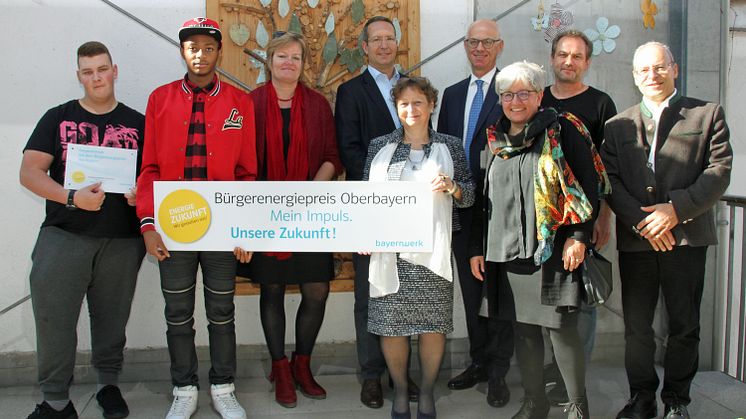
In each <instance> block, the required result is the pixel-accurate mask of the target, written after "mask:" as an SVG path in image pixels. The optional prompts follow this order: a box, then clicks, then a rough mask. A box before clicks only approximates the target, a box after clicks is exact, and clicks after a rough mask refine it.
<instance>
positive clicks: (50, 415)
mask: <svg viewBox="0 0 746 419" xmlns="http://www.w3.org/2000/svg"><path fill="white" fill-rule="evenodd" d="M26 419H78V412H76V411H75V407H74V406H73V402H67V406H65V408H64V409H62V410H54V409H52V406H50V405H49V404H48V403H47V402H42V404H37V405H36V409H35V410H34V411H33V412H32V413H31V414H30V415H28V417H27V418H26Z"/></svg>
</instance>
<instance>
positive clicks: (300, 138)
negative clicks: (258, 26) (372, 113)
mask: <svg viewBox="0 0 746 419" xmlns="http://www.w3.org/2000/svg"><path fill="white" fill-rule="evenodd" d="M306 57H307V54H306V42H305V39H304V38H303V36H302V35H298V34H295V33H290V32H288V33H284V34H278V36H276V37H275V38H274V39H272V40H271V41H270V42H269V45H268V46H267V65H266V67H267V71H268V73H269V74H270V76H271V80H270V81H269V82H268V83H267V84H265V85H263V86H261V87H258V88H257V89H255V90H254V91H252V92H251V98H252V99H253V101H254V114H255V118H256V147H257V161H258V173H259V177H258V179H257V180H268V181H279V182H281V181H325V180H332V179H333V178H334V177H335V176H336V175H338V174H339V173H341V171H342V164H341V162H340V160H339V157H338V154H337V142H336V137H335V128H334V119H333V117H332V112H331V107H330V106H329V102H327V100H326V98H324V97H323V96H322V95H321V94H319V93H317V92H315V91H313V90H311V89H310V88H308V87H306V86H305V84H303V82H302V81H301V78H302V74H303V65H304V63H305V59H306ZM246 256H248V255H246ZM247 259H248V257H245V258H244V261H246V260H247ZM238 274H239V275H241V276H246V277H248V278H251V280H252V281H254V282H258V283H259V284H260V287H261V288H260V289H261V293H260V299H259V307H260V316H261V320H262V328H263V329H264V337H265V338H266V340H267V347H268V349H269V353H270V356H271V357H272V373H271V375H270V376H269V379H270V381H273V382H274V386H275V399H276V400H277V402H278V403H279V404H280V405H282V406H284V407H295V405H296V403H297V396H296V393H295V387H296V385H297V386H298V388H299V389H300V391H301V393H302V394H303V395H304V396H306V397H310V398H313V399H324V398H326V391H325V390H324V389H323V388H322V387H321V386H320V385H319V384H318V383H317V382H316V381H315V380H314V378H313V376H312V375H311V370H310V356H311V352H312V351H313V347H314V344H315V342H316V337H317V336H318V334H319V329H320V328H321V323H322V321H323V320H324V311H325V309H326V299H327V296H328V295H329V280H331V279H332V277H333V276H334V262H333V259H332V254H331V253H289V252H256V253H254V255H253V257H251V262H250V263H248V264H245V263H242V264H239V269H238ZM287 284H298V285H300V291H301V296H302V297H301V302H300V306H299V307H298V313H297V314H296V318H295V341H296V343H295V351H294V352H293V356H292V359H291V360H290V361H288V358H287V357H286V356H285V287H286V285H287Z"/></svg>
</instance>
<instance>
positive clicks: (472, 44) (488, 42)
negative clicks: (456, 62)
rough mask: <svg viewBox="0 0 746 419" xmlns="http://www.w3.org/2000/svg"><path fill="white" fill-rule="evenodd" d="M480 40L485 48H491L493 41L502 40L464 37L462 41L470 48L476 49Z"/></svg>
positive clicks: (498, 40) (500, 40)
mask: <svg viewBox="0 0 746 419" xmlns="http://www.w3.org/2000/svg"><path fill="white" fill-rule="evenodd" d="M480 42H481V43H482V45H483V46H484V47H485V48H486V49H490V48H492V46H493V45H495V43H497V42H502V39H492V38H485V39H477V38H466V39H464V43H465V44H466V45H467V46H468V47H469V48H470V49H476V48H477V47H478V46H479V43H480Z"/></svg>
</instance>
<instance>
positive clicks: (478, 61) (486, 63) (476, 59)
mask: <svg viewBox="0 0 746 419" xmlns="http://www.w3.org/2000/svg"><path fill="white" fill-rule="evenodd" d="M503 46H504V42H503V40H502V38H501V37H500V28H499V27H498V26H497V22H495V21H494V20H488V19H480V20H476V21H474V22H473V23H472V24H471V25H469V29H468V30H467V31H466V39H465V40H464V49H465V50H466V56H467V57H468V58H469V63H470V64H471V71H472V73H474V75H475V76H477V77H482V76H483V75H485V74H486V73H488V72H490V71H491V70H492V69H493V68H495V66H496V64H497V57H498V56H500V54H501V53H502V51H503Z"/></svg>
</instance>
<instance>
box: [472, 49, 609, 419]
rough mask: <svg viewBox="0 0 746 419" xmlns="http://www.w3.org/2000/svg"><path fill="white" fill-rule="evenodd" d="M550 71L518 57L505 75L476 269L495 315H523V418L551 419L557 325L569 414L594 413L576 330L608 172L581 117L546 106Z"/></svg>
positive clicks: (519, 346)
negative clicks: (547, 359)
mask: <svg viewBox="0 0 746 419" xmlns="http://www.w3.org/2000/svg"><path fill="white" fill-rule="evenodd" d="M545 77H546V76H545V72H544V70H542V68H541V67H540V66H538V65H536V64H533V63H527V62H518V63H514V64H511V65H509V66H507V67H505V68H503V69H502V70H501V71H500V73H498V75H497V77H496V80H495V86H496V89H497V93H498V94H499V96H500V101H501V104H502V108H503V113H504V115H503V117H502V118H501V119H500V120H498V121H497V123H496V124H495V125H494V126H492V127H490V128H489V129H488V133H487V134H488V150H487V151H486V154H487V156H488V158H487V159H486V160H487V161H486V173H485V183H484V191H483V194H478V198H477V201H478V203H481V204H482V208H483V211H482V213H481V216H480V217H475V218H476V220H475V223H474V225H473V226H472V228H473V233H474V234H473V235H472V236H473V237H476V238H477V241H475V242H473V243H472V246H471V247H472V249H471V250H470V252H471V254H472V255H473V257H472V258H471V260H470V262H471V268H472V273H473V274H474V276H476V277H477V278H480V279H483V278H486V279H487V286H486V289H487V296H488V300H489V304H488V305H487V307H488V314H489V315H490V316H498V317H500V318H503V319H509V320H515V321H516V323H515V353H516V357H517V360H518V366H519V368H520V371H521V379H522V383H523V388H524V390H525V396H524V398H523V402H522V406H521V409H520V411H519V412H518V413H517V414H516V415H515V416H513V418H514V419H544V418H546V417H547V415H548V414H549V408H550V405H549V402H548V400H547V398H546V395H545V393H544V380H543V377H542V374H543V363H544V340H543V339H544V338H543V336H542V327H544V328H547V330H548V331H549V336H550V338H551V340H552V345H553V347H554V351H555V354H556V357H557V363H558V365H559V368H560V371H561V373H562V377H563V378H564V380H565V383H566V384H567V392H568V395H569V398H570V404H569V405H567V407H566V408H565V412H567V413H568V418H580V417H582V418H588V417H589V413H588V400H587V398H586V394H585V362H584V357H583V345H582V342H581V341H580V338H579V336H578V330H577V327H576V322H577V311H578V308H579V306H580V302H581V297H582V295H581V292H582V291H581V289H582V286H581V281H580V278H579V267H580V265H581V263H582V262H583V259H584V256H585V252H586V246H587V245H588V244H589V242H590V238H591V235H592V229H593V224H592V221H591V219H592V217H593V214H594V212H595V211H597V203H598V196H599V185H600V179H604V175H605V170H604V169H603V165H602V164H601V163H600V160H598V164H600V167H599V170H596V162H595V160H594V155H595V156H596V158H597V154H598V153H595V149H594V148H593V146H592V142H591V141H590V137H589V138H587V139H586V138H585V137H584V136H583V134H582V132H583V131H584V130H583V129H582V128H583V127H582V126H576V125H574V123H573V122H572V121H571V119H573V118H570V119H568V118H565V117H560V116H559V115H558V114H557V112H556V111H555V110H554V109H551V108H547V109H540V108H539V106H540V103H541V98H542V93H543V90H544V82H545Z"/></svg>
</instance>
